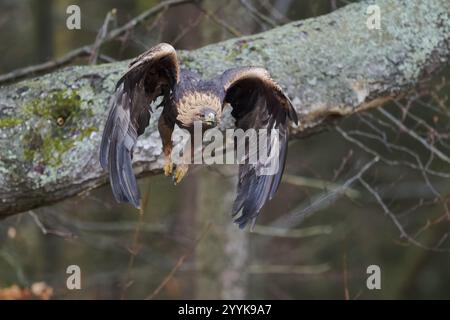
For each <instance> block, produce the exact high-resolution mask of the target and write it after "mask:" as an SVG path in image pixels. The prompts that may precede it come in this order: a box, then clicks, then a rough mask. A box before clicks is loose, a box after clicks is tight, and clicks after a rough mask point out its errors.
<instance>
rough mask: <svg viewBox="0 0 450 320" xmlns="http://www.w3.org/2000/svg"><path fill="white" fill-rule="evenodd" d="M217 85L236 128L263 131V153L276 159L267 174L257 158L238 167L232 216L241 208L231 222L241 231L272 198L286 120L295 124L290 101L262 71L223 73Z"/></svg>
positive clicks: (279, 171) (283, 150) (281, 164)
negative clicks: (274, 135)
mask: <svg viewBox="0 0 450 320" xmlns="http://www.w3.org/2000/svg"><path fill="white" fill-rule="evenodd" d="M221 84H222V85H223V87H224V89H225V100H224V102H227V103H229V104H230V105H231V106H232V108H233V111H232V113H231V114H232V115H233V117H234V118H235V119H236V127H237V128H241V129H243V130H247V129H256V130H258V129H267V131H268V132H267V134H268V135H267V137H268V138H267V141H266V142H265V143H266V145H267V153H268V154H270V153H271V152H272V151H275V154H276V156H278V158H277V159H276V160H277V161H278V167H277V168H276V170H275V172H271V173H270V174H267V173H264V171H263V170H262V169H264V168H263V167H264V166H267V162H265V163H264V160H261V159H260V158H258V161H257V162H256V163H248V161H247V163H244V164H241V165H240V166H239V181H238V189H237V196H236V199H235V201H234V204H233V215H236V214H238V213H239V212H240V211H241V209H242V214H241V215H240V217H239V218H237V219H236V220H235V222H236V223H238V224H239V227H240V228H243V227H245V226H246V225H247V223H249V222H250V221H254V219H255V218H256V217H257V215H258V214H259V211H260V210H261V208H262V207H263V206H264V204H265V203H266V202H267V201H268V200H270V199H272V197H273V196H274V194H275V192H276V191H277V188H278V186H279V184H280V181H281V177H282V175H283V170H284V164H285V160H286V152H287V144H288V133H289V132H288V125H289V120H292V121H294V122H295V123H297V122H298V120H297V114H296V112H295V110H294V108H293V107H292V103H291V101H290V100H289V98H288V97H287V96H286V95H285V94H284V93H283V91H282V89H281V88H280V87H279V86H278V84H277V83H275V82H274V81H273V80H272V79H271V78H270V75H269V73H268V71H267V70H265V69H264V68H259V67H243V68H235V69H230V70H227V71H225V72H224V74H223V75H222V76H221ZM273 129H275V130H277V131H278V138H279V139H278V141H276V142H278V143H274V140H271V135H270V133H271V130H273ZM274 148H278V149H276V150H275V149H274ZM272 149H274V150H272ZM246 152H248V151H246ZM246 157H248V154H246ZM247 160H248V159H247ZM261 173H263V174H261Z"/></svg>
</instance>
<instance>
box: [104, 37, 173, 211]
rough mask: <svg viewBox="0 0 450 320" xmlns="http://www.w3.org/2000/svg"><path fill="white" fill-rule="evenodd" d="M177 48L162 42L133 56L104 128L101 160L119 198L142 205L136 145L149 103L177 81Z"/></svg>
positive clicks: (147, 122) (136, 205) (137, 205)
mask: <svg viewBox="0 0 450 320" xmlns="http://www.w3.org/2000/svg"><path fill="white" fill-rule="evenodd" d="M178 77H179V66H178V62H177V58H176V53H175V49H174V48H173V47H172V46H171V45H169V44H166V43H161V44H159V45H157V46H155V47H153V48H151V49H150V50H148V51H147V52H145V53H143V54H142V55H140V56H139V57H137V58H136V59H134V60H133V61H132V62H131V63H130V65H129V69H128V71H127V72H126V73H125V75H124V76H123V77H122V78H120V80H119V81H118V82H117V85H116V91H115V93H114V95H113V96H112V97H111V101H110V105H111V107H110V112H109V115H108V118H107V120H106V124H105V129H104V130H103V136H102V142H101V146H100V164H101V166H102V167H103V168H104V169H106V170H108V171H109V177H110V182H111V188H112V191H113V194H114V197H115V198H116V200H117V201H118V202H128V203H131V204H132V205H134V206H135V207H137V208H139V206H140V194H139V188H138V185H137V181H136V178H135V176H134V173H133V167H132V161H131V159H132V154H133V147H134V145H135V143H136V140H137V138H138V136H140V135H141V134H143V133H144V131H145V128H146V127H147V126H148V124H149V121H150V116H151V114H150V108H149V106H150V103H151V102H153V101H154V100H156V98H158V97H159V96H165V97H167V96H168V94H169V93H170V91H171V90H173V87H174V86H175V84H176V83H177V82H178Z"/></svg>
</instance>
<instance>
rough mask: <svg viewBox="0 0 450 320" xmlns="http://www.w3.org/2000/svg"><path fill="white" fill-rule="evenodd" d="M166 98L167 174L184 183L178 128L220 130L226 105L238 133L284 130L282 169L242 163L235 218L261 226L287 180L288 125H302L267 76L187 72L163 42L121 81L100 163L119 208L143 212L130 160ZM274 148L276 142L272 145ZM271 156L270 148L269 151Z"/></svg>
mask: <svg viewBox="0 0 450 320" xmlns="http://www.w3.org/2000/svg"><path fill="white" fill-rule="evenodd" d="M159 97H162V100H161V101H162V102H161V104H160V106H162V107H163V110H162V113H161V116H160V118H159V121H158V130H159V133H160V136H161V140H162V145H163V153H164V173H165V175H167V176H170V175H173V178H174V180H175V183H179V182H180V181H181V179H182V178H183V177H184V175H185V174H186V172H187V170H188V165H187V164H180V165H178V164H177V165H175V166H174V165H173V164H172V159H171V152H172V147H173V145H172V132H173V130H174V126H175V124H176V125H178V126H179V127H180V128H183V129H186V130H188V131H189V132H190V133H191V134H192V133H193V128H194V122H196V121H199V122H200V123H201V124H202V129H207V128H213V127H215V126H217V124H218V123H219V122H220V119H221V117H222V110H223V108H224V106H225V105H227V104H230V105H231V107H232V112H231V115H232V116H233V117H234V119H235V120H236V123H235V124H236V127H237V128H241V129H243V130H247V129H250V128H253V129H267V130H269V131H270V130H271V129H277V130H278V134H279V143H277V144H276V147H277V148H279V150H277V151H279V152H278V153H277V154H278V157H279V166H278V170H277V172H275V173H274V174H271V175H259V174H258V169H259V168H258V166H260V165H262V164H260V163H258V162H257V163H253V164H249V163H244V164H240V165H239V180H238V186H237V196H236V199H235V201H234V204H233V209H232V211H233V212H232V213H233V216H236V215H237V214H238V213H239V212H241V211H242V212H241V214H240V216H239V217H238V218H237V219H236V220H235V222H236V223H237V224H238V225H239V227H240V228H244V227H245V226H246V225H247V224H248V223H249V222H252V223H254V221H255V219H256V217H257V216H258V214H259V212H260V210H261V208H262V207H263V206H264V204H265V203H266V202H267V201H268V200H270V199H272V197H273V196H274V194H275V193H276V191H277V188H278V186H279V184H280V181H281V177H282V175H283V170H284V164H285V160H286V153H287V143H288V134H289V132H288V127H289V121H293V122H295V123H297V122H298V120H297V114H296V112H295V110H294V108H293V106H292V103H291V102H290V100H289V98H288V97H287V96H286V94H284V93H283V91H282V89H281V88H280V86H279V85H278V84H277V83H275V82H274V81H273V80H272V79H271V78H270V75H269V73H268V72H267V70H265V69H264V68H260V67H237V68H233V69H229V70H227V71H225V72H224V73H223V74H221V75H219V76H217V77H215V78H213V79H210V80H207V81H205V80H202V79H201V78H200V77H199V76H198V75H197V74H195V73H193V72H190V71H187V70H180V66H179V64H178V60H177V55H176V51H175V49H174V48H173V47H172V46H171V45H169V44H167V43H160V44H158V45H156V46H155V47H153V48H151V49H149V50H148V51H146V52H145V53H143V54H141V55H140V56H138V57H137V58H136V59H134V60H133V61H132V62H131V63H130V65H129V68H128V71H127V72H126V73H125V75H124V76H123V77H122V78H121V79H120V80H119V81H118V82H117V85H116V90H115V93H114V96H113V97H112V99H111V109H110V112H109V115H108V119H107V121H106V125H105V129H104V131H103V137H102V142H101V147H100V164H101V166H102V167H103V168H104V169H106V170H108V171H109V177H110V182H111V188H112V191H113V193H114V197H115V198H116V200H117V201H118V202H126V203H131V204H132V205H134V206H135V207H137V208H139V207H140V194H139V189H138V185H137V182H136V178H135V176H134V173H133V169H132V165H131V159H132V153H133V146H134V145H135V143H136V140H137V137H138V136H140V135H141V134H143V133H144V130H145V128H146V127H147V126H148V124H149V120H150V116H151V110H150V104H151V103H152V102H154V101H156V100H157V99H158V98H159ZM267 143H268V145H269V146H268V148H269V149H270V147H271V145H270V141H267ZM269 151H270V150H269Z"/></svg>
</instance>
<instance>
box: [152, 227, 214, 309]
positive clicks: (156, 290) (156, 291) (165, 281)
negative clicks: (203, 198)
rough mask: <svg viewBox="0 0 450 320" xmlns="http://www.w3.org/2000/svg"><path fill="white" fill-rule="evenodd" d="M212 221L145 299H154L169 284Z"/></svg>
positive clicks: (207, 230)
mask: <svg viewBox="0 0 450 320" xmlns="http://www.w3.org/2000/svg"><path fill="white" fill-rule="evenodd" d="M211 226H212V223H211V222H209V223H208V224H207V225H206V227H205V229H204V230H203V232H202V233H201V234H200V236H199V237H198V239H197V240H196V241H195V243H194V245H193V247H192V248H191V249H190V250H189V251H188V252H187V253H185V254H183V255H182V256H181V257H180V258H179V259H178V261H177V263H176V264H175V266H174V267H173V268H172V270H170V272H169V274H168V275H167V276H166V277H165V278H164V279H163V281H162V282H161V283H160V284H159V286H158V287H157V288H156V289H155V290H154V291H153V292H152V293H151V294H150V295H148V296H147V297H146V298H145V300H152V299H153V298H155V297H156V296H157V295H158V294H159V292H160V291H161V290H162V289H163V288H164V287H165V286H166V285H167V283H168V282H169V281H170V279H172V278H173V276H174V275H175V273H176V272H177V271H178V270H179V269H180V268H181V266H182V265H183V264H184V262H185V261H186V260H187V259H188V258H189V257H190V256H191V255H192V254H193V253H194V250H195V248H197V246H198V244H199V243H200V242H201V241H202V240H203V239H204V238H205V237H206V235H207V234H208V232H209V230H210V229H211Z"/></svg>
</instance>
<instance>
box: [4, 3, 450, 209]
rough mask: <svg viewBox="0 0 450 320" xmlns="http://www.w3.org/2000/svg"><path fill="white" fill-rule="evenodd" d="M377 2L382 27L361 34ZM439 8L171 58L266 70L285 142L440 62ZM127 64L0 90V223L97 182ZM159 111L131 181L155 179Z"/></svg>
mask: <svg viewBox="0 0 450 320" xmlns="http://www.w3.org/2000/svg"><path fill="white" fill-rule="evenodd" d="M370 4H377V5H378V6H379V8H380V13H381V29H379V30H370V29H369V28H368V27H367V24H366V22H367V18H368V17H369V16H368V14H367V8H368V6H369V5H370ZM449 12H450V3H449V1H448V0H428V1H420V0H414V1H411V0H378V1H363V2H359V3H355V4H351V5H348V6H346V7H344V8H342V9H339V10H336V11H334V12H332V13H330V14H328V15H325V16H321V17H317V18H314V19H308V20H304V21H297V22H293V23H290V24H287V25H284V26H282V27H278V28H275V29H272V30H270V31H267V32H264V33H261V34H256V35H252V36H248V37H242V38H235V39H231V40H228V41H225V42H221V43H217V44H213V45H209V46H206V47H203V48H200V49H198V50H194V51H180V52H178V54H179V59H180V61H181V64H182V66H183V67H184V68H187V69H190V70H193V71H196V72H198V73H200V74H201V75H203V76H204V77H211V76H213V75H216V74H218V73H220V72H223V71H224V70H226V69H227V68H230V67H233V66H237V65H240V66H243V65H262V66H265V67H266V68H267V69H268V70H269V71H270V72H271V74H272V76H273V78H274V79H275V80H277V81H278V82H279V83H280V84H281V86H282V87H283V88H284V89H285V90H286V91H287V93H288V95H289V96H290V97H291V99H292V101H293V103H294V106H295V108H296V110H297V112H298V115H299V118H300V125H299V126H298V127H297V128H293V130H292V132H293V133H294V134H293V135H292V137H296V136H299V135H300V134H304V133H310V132H311V130H314V129H315V128H318V127H320V126H321V125H323V124H324V123H325V120H326V119H328V118H330V117H332V118H334V116H346V115H351V114H353V113H355V112H359V111H363V110H366V109H368V108H371V107H377V106H380V105H382V104H383V103H384V102H386V101H389V100H390V99H392V98H393V97H395V96H397V95H399V94H402V93H405V92H407V91H408V89H410V88H411V87H413V86H414V85H415V84H416V83H417V82H418V81H419V80H420V79H421V77H423V76H425V75H427V74H431V73H432V72H433V71H434V70H436V69H437V68H439V67H440V66H443V65H444V64H445V63H447V61H448V56H449V52H450V48H449V43H450V41H449V39H450V18H449ZM126 66H127V62H118V63H112V64H103V65H97V66H75V67H69V68H65V69H63V70H60V71H56V72H53V73H51V74H47V75H44V76H42V77H38V78H35V79H31V80H24V81H21V82H19V83H16V84H12V85H9V86H5V87H1V88H0V194H1V200H0V216H3V217H6V216H8V215H12V214H15V213H18V212H22V211H25V210H28V209H32V208H35V207H38V206H43V205H48V204H51V203H53V202H55V201H59V200H62V199H64V198H67V197H71V196H74V195H76V194H79V193H82V192H84V191H86V190H89V189H91V188H94V187H97V186H99V185H102V184H104V183H105V182H106V181H107V173H106V172H104V171H103V170H102V169H101V168H100V166H99V163H98V147H99V143H100V138H101V133H102V128H103V125H104V122H105V120H106V116H107V113H108V108H109V106H108V99H109V97H110V95H111V93H112V92H113V90H114V85H115V82H116V81H117V80H118V78H119V77H120V75H121V74H123V73H124V71H125V70H126ZM158 113H159V112H157V113H155V114H154V116H152V120H151V123H150V126H149V128H148V129H147V130H146V133H145V134H144V136H143V137H141V138H140V139H139V141H138V143H137V145H136V148H135V150H134V162H135V168H136V171H137V173H138V174H146V173H152V174H156V173H160V172H161V167H162V157H161V142H160V139H159V135H158V133H157V130H156V123H157V119H158Z"/></svg>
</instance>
